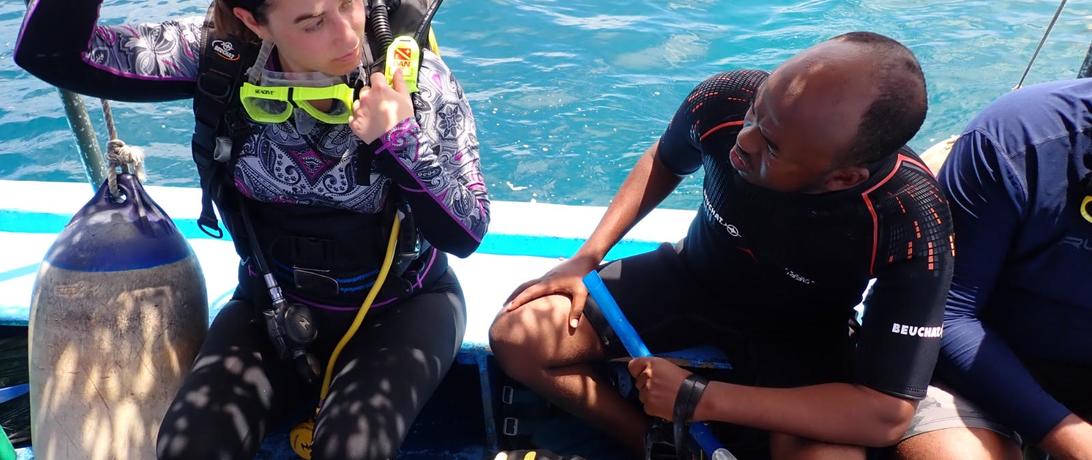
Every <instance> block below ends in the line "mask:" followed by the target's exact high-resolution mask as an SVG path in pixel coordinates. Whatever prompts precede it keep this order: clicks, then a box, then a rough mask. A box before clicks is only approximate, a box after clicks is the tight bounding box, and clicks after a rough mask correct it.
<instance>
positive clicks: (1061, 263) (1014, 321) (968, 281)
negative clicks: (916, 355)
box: [897, 79, 1092, 459]
mask: <svg viewBox="0 0 1092 460" xmlns="http://www.w3.org/2000/svg"><path fill="white" fill-rule="evenodd" d="M939 181H940V185H941V189H942V190H943V191H944V193H945V194H946V195H947V198H948V202H949V206H950V208H951V211H952V218H953V224H954V225H955V235H956V244H955V247H956V260H955V275H954V278H953V280H952V288H951V291H950V293H949V295H948V300H947V304H946V306H945V315H944V338H943V340H942V345H941V354H940V360H939V362H938V363H937V371H936V376H935V377H936V378H935V382H934V383H935V386H933V387H930V389H929V392H928V395H927V397H926V399H925V400H923V401H922V402H921V403H920V404H919V406H918V413H917V414H916V416H915V418H914V422H913V424H912V425H911V428H910V430H909V431H908V432H907V433H906V435H905V437H904V440H903V441H902V442H901V443H900V444H899V446H898V448H897V450H898V452H899V453H900V454H901V456H902V457H903V458H963V459H967V458H1019V457H1020V451H1019V448H1020V444H1021V443H1026V444H1029V445H1031V444H1034V445H1038V446H1039V447H1040V448H1042V449H1043V450H1045V451H1047V452H1048V453H1049V454H1050V455H1051V457H1052V458H1092V457H1089V456H1090V455H1092V425H1089V423H1088V420H1090V419H1092V418H1090V417H1092V282H1089V281H1092V280H1090V279H1089V274H1092V79H1083V80H1069V81H1059V82H1052V83H1046V84H1041V85H1036V86H1031V87H1027V88H1024V89H1021V90H1019V91H1016V92H1014V93H1011V94H1008V95H1005V96H1003V97H1001V98H1000V99H998V100H997V101H996V102H994V103H993V104H992V105H990V106H989V107H988V108H986V110H984V111H983V112H982V113H981V114H980V115H979V116H978V117H977V118H976V119H975V120H974V121H972V122H971V123H970V125H969V126H968V127H967V129H965V130H964V131H963V134H962V136H961V137H960V138H959V140H958V141H957V142H956V143H955V145H954V147H953V148H952V152H951V154H950V155H949V157H948V159H947V162H946V163H945V165H944V167H943V168H942V169H941V170H940V174H939Z"/></svg>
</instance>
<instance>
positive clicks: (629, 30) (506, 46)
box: [0, 0, 1092, 208]
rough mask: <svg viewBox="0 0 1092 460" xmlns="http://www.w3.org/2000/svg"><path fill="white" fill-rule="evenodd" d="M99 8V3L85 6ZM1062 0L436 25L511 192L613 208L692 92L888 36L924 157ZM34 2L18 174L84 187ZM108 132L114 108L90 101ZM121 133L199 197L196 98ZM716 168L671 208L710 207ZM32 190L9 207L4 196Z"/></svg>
mask: <svg viewBox="0 0 1092 460" xmlns="http://www.w3.org/2000/svg"><path fill="white" fill-rule="evenodd" d="M74 1H89V0H74ZM207 4H208V2H207V0H199V1H190V0H185V1H176V0H153V1H134V0H109V1H107V2H106V3H105V4H104V6H103V10H102V20H103V21H106V22H108V23H111V24H119V23H124V22H150V21H160V20H163V19H166V18H169V17H173V16H176V15H192V14H202V13H203V11H204V9H205V7H206V6H207ZM1056 7H1057V3H1056V2H1054V1H1053V0H1026V1H1013V0H995V1H984V0H979V1H957V0H949V1H915V0H900V1H895V0H868V1H866V0H813V1H803V2H801V1H796V2H785V1H768V2H758V1H729V0H664V1H660V2H652V1H648V0H628V1H623V0H570V1H564V2H563V1H555V0H446V1H445V2H444V7H443V8H442V9H441V11H440V13H439V15H438V16H437V19H436V22H435V24H436V29H437V31H438V33H439V38H440V43H441V46H442V48H443V51H444V56H445V59H446V60H447V62H448V64H449V65H450V66H451V67H452V68H453V69H454V70H455V72H456V75H457V76H458V78H459V79H460V81H461V82H462V84H463V86H464V87H465V89H466V92H467V95H468V97H469V98H470V101H471V104H472V106H473V109H474V113H475V115H476V117H477V123H478V130H479V132H478V134H479V139H480V140H481V144H482V164H483V168H484V171H485V175H486V179H487V183H488V185H489V186H490V191H491V193H492V196H493V197H494V198H495V199H500V200H515V201H531V200H535V201H539V202H550V203H562V204H599V205H602V204H606V203H607V202H608V201H609V200H610V198H611V196H612V194H613V192H614V191H615V190H616V189H617V187H618V186H619V184H621V182H622V179H623V178H624V177H625V174H626V172H627V171H628V170H629V168H630V167H631V166H632V164H633V162H634V161H635V160H636V157H637V156H638V155H639V154H640V153H641V152H643V151H644V149H646V148H647V147H648V146H649V145H650V144H651V143H653V142H655V140H656V139H657V138H658V136H659V135H660V133H661V132H662V130H663V128H664V126H665V125H666V123H667V121H668V120H669V119H670V117H671V115H672V114H673V113H674V111H675V109H676V107H677V106H678V104H679V103H680V101H681V100H682V98H683V97H685V95H686V94H687V93H688V92H689V90H690V89H691V88H692V87H693V86H694V85H695V84H697V83H698V82H699V81H701V80H702V79H703V78H705V77H706V76H708V75H711V74H713V73H716V72H718V71H722V70H727V69H736V68H760V69H766V70H772V69H773V68H774V67H776V66H777V64H778V63H780V62H781V61H783V60H785V59H786V58H788V57H790V56H792V55H793V54H795V53H796V52H798V51H800V50H802V49H804V48H806V47H808V46H810V45H812V44H814V43H816V42H818V41H821V40H823V39H825V38H828V37H830V36H833V35H836V34H839V33H842V32H847V31H851V30H872V31H876V32H880V33H883V34H886V35H889V36H892V37H894V38H897V39H899V40H900V41H902V42H904V43H906V44H907V45H908V46H909V47H910V48H911V49H913V51H914V52H915V53H916V54H917V56H918V58H919V59H920V60H921V62H922V65H923V67H924V69H925V73H926V77H927V78H928V83H929V93H930V94H929V99H930V109H929V116H928V119H927V120H926V123H925V126H924V128H923V129H922V131H921V132H920V133H919V134H918V136H917V137H915V138H914V140H913V141H912V142H911V146H913V147H914V148H916V149H918V150H919V151H921V150H924V149H925V148H927V147H928V146H930V145H932V144H933V143H935V142H936V141H939V140H941V139H943V138H945V137H947V136H948V135H949V134H953V133H955V132H957V131H958V130H959V129H961V128H962V126H963V125H964V124H965V123H966V122H967V121H968V120H969V119H970V117H972V116H973V114H974V113H975V112H976V111H977V110H979V109H980V108H981V107H983V106H984V105H985V104H987V103H988V102H989V101H991V100H993V99H994V98H996V97H997V96H999V95H1001V94H1003V93H1005V92H1006V91H1008V90H1009V89H1010V88H1011V87H1012V86H1013V85H1014V84H1015V83H1016V82H1017V80H1019V78H1020V74H1021V73H1022V72H1023V70H1024V66H1025V65H1026V64H1027V61H1028V59H1029V58H1030V57H1031V54H1032V52H1033V51H1034V49H1035V45H1036V44H1037V43H1038V40H1039V38H1040V37H1041V36H1042V33H1043V31H1044V30H1045V28H1046V25H1047V23H1048V22H1049V20H1050V17H1051V16H1052V15H1053V13H1054V10H1055V8H1056ZM24 11H25V7H24V6H23V2H22V1H19V0H9V1H7V2H3V3H2V4H0V95H2V96H3V97H2V98H0V179H22V180H51V181H84V180H85V177H84V173H83V169H82V167H81V166H80V163H79V160H78V158H77V157H76V154H75V150H76V149H75V145H74V142H73V138H72V135H71V133H70V131H69V129H68V125H67V122H66V120H65V118H64V112H63V110H62V108H61V106H60V103H59V99H58V96H57V92H56V91H55V90H54V89H53V88H51V87H49V86H47V85H46V84H44V83H42V82H40V81H38V80H36V79H35V78H33V77H31V76H30V75H28V74H27V73H26V72H23V71H22V70H21V69H19V68H18V67H17V66H15V64H14V62H13V61H12V49H13V47H14V46H15V40H16V37H17V35H18V30H19V26H20V22H21V20H22V17H23V13H24ZM1090 39H1092V3H1089V2H1069V5H1068V6H1067V7H1066V10H1065V11H1064V13H1063V14H1062V16H1061V18H1060V19H1059V21H1058V24H1057V25H1056V26H1055V30H1054V32H1053V33H1052V35H1051V37H1050V40H1049V41H1048V42H1047V44H1046V46H1045V47H1044V49H1043V51H1042V54H1041V55H1040V57H1039V59H1038V61H1037V63H1036V65H1035V67H1034V68H1033V69H1032V72H1031V74H1030V75H1029V77H1028V82H1029V83H1035V82H1043V81H1048V80H1054V79H1061V78H1072V77H1073V76H1075V75H1076V72H1077V70H1078V68H1079V67H1080V64H1081V61H1082V59H1083V58H1084V55H1085V52H1086V51H1087V50H1088V46H1089V41H1090ZM85 101H86V103H87V104H88V107H89V109H90V110H91V112H92V118H93V119H94V122H95V123H96V126H97V127H100V140H101V139H102V138H103V137H104V133H105V129H104V128H101V127H102V126H103V125H102V121H101V119H102V117H101V114H100V112H99V110H98V107H99V104H98V101H97V100H92V99H85ZM114 112H115V118H116V119H117V123H118V126H119V130H120V133H121V136H122V138H123V139H124V140H126V141H127V142H129V143H130V144H135V145H139V146H142V147H144V148H145V150H146V151H147V152H148V160H147V165H148V170H149V176H150V179H149V181H150V182H151V183H152V184H156V185H176V186H196V185H197V178H196V171H195V170H194V168H193V165H192V164H191V160H190V152H189V137H190V132H191V130H192V125H193V122H192V115H191V113H190V103H189V101H177V102H172V103H161V104H123V103H117V104H114ZM700 187H701V180H700V173H699V174H698V175H695V176H694V177H692V178H688V179H687V180H686V181H684V182H683V184H682V185H681V187H680V189H679V190H678V191H677V192H676V193H675V194H673V195H672V196H671V197H669V198H668V199H667V203H666V205H667V206H669V207H675V208H694V207H695V206H697V205H698V203H699V202H700V197H701V193H700ZM10 199H17V197H0V200H10Z"/></svg>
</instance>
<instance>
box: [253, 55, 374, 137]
mask: <svg viewBox="0 0 1092 460" xmlns="http://www.w3.org/2000/svg"><path fill="white" fill-rule="evenodd" d="M272 49H273V42H271V41H269V40H266V41H263V42H262V48H261V50H259V51H258V57H257V59H255V61H254V65H253V66H251V67H250V69H248V70H247V81H246V82H244V83H243V87H242V88H241V89H240V90H239V99H240V101H241V102H242V104H243V110H245V111H246V114H247V115H248V116H250V119H252V120H254V121H256V122H258V123H283V122H285V121H287V120H288V118H289V117H291V116H292V112H293V111H294V110H295V109H296V108H299V109H302V110H303V111H304V112H307V114H308V115H310V116H311V117H312V118H314V119H315V120H318V121H320V122H322V123H326V124H331V125H338V124H340V125H343V124H346V123H348V122H349V117H350V116H351V115H352V107H353V95H354V91H353V88H352V87H350V86H349V85H348V84H347V83H346V81H350V80H352V79H354V78H353V75H349V76H345V77H342V76H337V77H331V76H329V75H326V74H324V73H322V72H277V71H273V70H267V69H266V63H267V62H268V61H269V56H270V54H271V51H272ZM365 49H366V46H365ZM369 60H370V59H369ZM354 74H355V75H356V79H359V75H365V72H364V71H363V65H361V66H360V67H358V71H357V72H354ZM320 101H321V102H322V104H318V103H319V102H320ZM326 104H329V107H328V108H325V109H323V108H319V105H326Z"/></svg>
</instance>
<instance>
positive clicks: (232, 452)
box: [15, 0, 489, 459]
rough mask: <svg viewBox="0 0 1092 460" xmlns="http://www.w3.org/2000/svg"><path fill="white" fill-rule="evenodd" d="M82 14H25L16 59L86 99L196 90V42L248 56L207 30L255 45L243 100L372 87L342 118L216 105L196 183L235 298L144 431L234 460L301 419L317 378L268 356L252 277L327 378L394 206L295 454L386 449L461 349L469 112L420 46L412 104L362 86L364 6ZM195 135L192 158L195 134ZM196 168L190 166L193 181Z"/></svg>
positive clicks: (318, 2) (326, 110) (329, 1)
mask: <svg viewBox="0 0 1092 460" xmlns="http://www.w3.org/2000/svg"><path fill="white" fill-rule="evenodd" d="M100 3H101V2H100V1H99V0H82V1H76V2H71V1H64V0H38V1H36V2H34V3H32V4H31V6H30V9H29V12H28V14H27V17H26V19H25V21H24V24H23V29H22V32H21V34H20V37H19V41H18V43H17V45H16V53H15V60H16V62H17V63H18V64H19V65H20V66H22V67H23V68H25V69H27V70H28V71H30V72H31V73H33V74H34V75H36V76H38V77H39V78H41V79H43V80H45V81H47V82H49V83H52V84H54V85H56V86H59V87H62V88H66V89H69V90H74V91H78V92H80V93H83V94H87V95H91V96H98V97H105V98H110V99H115V100H123V101H163V100H171V99H181V98H190V97H195V96H197V97H201V96H200V94H198V92H199V91H202V90H207V89H208V88H207V87H205V88H204V89H202V85H201V84H198V81H199V80H201V79H202V77H203V76H206V74H207V72H208V69H207V68H206V66H205V65H204V64H203V62H205V59H206V58H207V56H208V55H209V54H208V53H209V52H210V49H207V48H213V47H215V48H214V49H212V51H215V52H216V53H218V56H219V57H220V58H223V59H225V61H230V60H231V59H232V58H235V59H239V58H240V57H241V58H242V59H247V58H248V56H252V55H253V54H250V55H248V54H247V53H245V52H244V50H241V49H239V48H238V47H235V48H233V47H232V46H229V45H225V41H220V40H213V38H216V37H215V36H214V35H209V36H206V35H208V34H227V33H234V34H236V35H238V36H243V37H245V38H247V39H249V41H251V42H253V43H258V42H261V43H263V44H264V45H265V46H264V48H263V51H264V52H265V56H264V57H263V56H261V55H259V58H258V59H257V60H255V61H254V62H255V65H253V67H254V68H253V69H250V72H248V75H249V76H250V78H248V81H249V82H251V83H254V84H255V85H256V86H257V87H259V88H261V87H262V85H263V84H267V85H268V84H272V83H276V84H279V85H282V86H293V85H297V84H306V86H323V85H327V86H328V87H330V88H332V87H334V86H336V85H339V84H348V85H352V84H353V83H354V82H355V81H357V80H359V81H367V80H371V83H372V85H371V87H370V88H365V89H364V90H363V91H362V92H361V97H360V98H359V99H356V102H357V104H354V105H355V107H346V106H345V105H346V104H345V103H344V102H339V101H337V100H325V101H323V100H312V101H304V102H306V103H309V104H310V106H309V107H307V109H308V110H303V107H302V106H303V105H304V104H303V103H300V104H297V103H296V102H295V101H293V102H292V106H293V107H294V108H295V110H293V111H292V112H291V114H290V116H288V117H287V119H278V117H276V116H274V117H272V118H270V117H263V116H261V114H262V112H261V109H262V108H263V106H260V104H258V106H259V107H258V109H255V111H253V112H252V111H250V109H251V108H249V107H248V108H247V110H246V111H243V110H241V109H239V107H238V106H239V104H238V100H239V98H238V96H234V97H233V98H232V100H231V101H230V102H231V103H230V104H229V105H228V107H227V108H226V110H225V111H224V112H225V114H224V115H223V118H222V119H223V121H224V122H225V123H224V124H231V123H233V122H234V124H233V126H234V127H233V129H232V131H231V132H230V136H224V137H223V138H224V139H228V140H230V141H233V142H230V143H228V144H227V145H228V149H229V150H230V156H231V158H230V161H228V162H226V163H224V166H225V167H223V168H221V169H222V174H223V180H222V181H221V182H222V184H223V186H222V187H221V188H222V189H223V190H210V188H209V187H208V185H207V184H206V180H205V178H204V177H203V178H202V179H203V180H202V186H203V189H205V190H204V191H205V193H206V194H213V195H215V196H214V197H213V198H214V199H215V200H216V204H217V208H218V209H219V210H220V214H221V217H222V218H223V221H224V223H225V224H226V225H227V228H228V229H229V231H230V232H231V234H232V237H233V239H234V240H235V241H236V248H237V250H238V252H239V254H240V256H241V259H242V262H241V264H240V267H239V287H238V289H237V290H236V293H235V295H234V298H233V299H232V300H231V301H230V302H229V303H228V304H227V305H226V306H224V308H223V310H222V311H221V312H220V313H219V315H218V316H217V317H216V318H215V320H214V321H213V322H212V324H211V326H210V328H209V331H208V337H207V339H206V341H205V343H204V344H203V346H202V348H201V350H200V352H199V355H198V357H197V359H196V360H195V363H194V367H193V369H192V372H191V373H190V374H189V375H188V376H187V377H186V379H185V381H184V382H183V385H182V388H181V389H180V390H179V392H178V394H177V395H176V397H175V400H174V403H172V405H171V406H170V408H169V410H168V412H167V414H166V417H165V419H164V420H163V422H162V424H161V426H160V431H159V435H158V440H157V453H158V456H159V457H160V458H200V459H207V458H250V457H253V456H254V454H255V452H256V451H257V449H258V446H259V444H260V443H261V440H262V438H263V437H264V436H265V435H266V434H267V433H268V432H269V429H270V427H271V426H275V424H277V423H279V421H280V420H281V419H282V418H283V416H285V415H286V414H289V413H293V414H299V413H301V412H306V405H307V404H313V401H314V400H315V397H316V396H317V393H318V389H319V382H320V381H321V378H319V379H318V380H315V379H314V375H310V376H308V375H306V372H304V371H303V370H301V369H299V366H297V365H296V364H298V363H293V362H291V361H290V360H286V359H282V356H283V355H284V350H283V349H279V348H278V347H276V346H274V344H273V341H271V340H270V334H269V332H268V327H267V324H266V322H265V321H264V320H263V313H264V312H267V311H270V305H271V304H272V300H271V295H270V291H269V286H268V285H267V282H265V281H264V280H263V276H262V275H264V274H266V273H269V274H270V275H272V276H271V277H270V278H272V280H274V281H275V282H277V283H279V285H280V287H281V288H282V289H283V293H284V297H285V298H286V300H287V301H288V302H290V303H291V304H293V306H294V307H298V308H297V309H300V308H302V309H306V310H309V311H310V313H311V315H312V322H313V324H314V326H315V329H317V331H318V334H317V338H316V339H314V341H312V342H310V343H304V344H303V346H305V347H306V352H307V353H308V354H310V355H311V356H312V358H313V359H312V362H318V363H321V365H322V366H325V364H326V362H327V359H328V357H329V356H330V354H331V352H332V350H333V349H334V347H335V345H336V344H337V342H338V341H339V339H341V338H342V336H343V335H345V333H346V331H347V329H348V328H349V324H350V323H351V321H352V320H353V318H354V316H355V315H356V314H357V312H358V310H359V309H360V306H361V304H362V302H363V299H364V298H365V295H366V294H367V293H368V291H369V289H370V288H371V287H372V286H373V285H374V284H375V282H376V279H377V272H378V271H379V268H380V265H381V261H382V260H383V256H384V253H385V252H386V249H387V246H386V242H387V241H388V240H387V235H386V234H385V232H387V231H388V230H389V228H390V226H391V219H392V218H393V217H392V216H393V215H394V214H396V212H395V211H394V209H396V208H400V209H401V212H402V213H403V214H407V215H409V217H412V218H413V220H414V223H415V225H414V226H413V227H415V229H414V228H413V227H411V230H410V231H415V232H416V233H415V234H411V235H410V236H409V238H408V240H409V241H410V244H408V245H400V246H399V247H398V251H397V252H398V254H399V258H398V259H399V260H401V263H399V262H397V261H396V262H395V264H394V265H395V269H394V270H393V271H392V273H391V274H390V275H389V278H388V279H387V280H386V283H384V284H383V288H382V289H381V290H380V291H379V293H378V297H377V298H376V299H375V301H374V303H373V308H372V310H371V311H370V312H369V313H368V314H367V316H366V318H365V321H364V323H363V326H362V327H361V328H360V329H359V331H358V332H357V333H356V334H355V335H354V336H353V338H352V339H351V340H350V341H349V342H348V345H347V346H346V347H345V349H344V351H342V352H341V354H340V358H339V359H338V360H337V362H336V364H335V365H334V367H333V368H332V369H333V373H332V375H333V378H332V381H331V382H330V385H329V393H328V395H329V396H328V397H327V398H325V399H324V400H323V402H322V404H321V406H320V407H319V408H318V411H317V415H316V424H315V429H314V443H313V458H337V459H347V458H387V457H390V456H393V455H394V454H395V453H396V452H397V450H398V448H399V445H400V444H401V442H402V440H403V438H404V437H405V435H406V432H407V431H408V429H409V426H410V425H411V424H412V422H413V420H414V418H415V417H416V415H417V414H418V412H419V411H420V409H421V407H422V406H423V405H424V404H425V402H426V401H427V400H428V397H429V395H430V394H431V393H432V392H433V391H434V390H435V389H436V387H437V386H438V384H439V383H440V380H441V378H442V377H443V375H444V374H445V372H446V371H447V370H448V368H449V367H450V366H451V364H452V361H453V359H454V357H455V354H456V353H457V352H458V349H459V345H460V343H461V341H462V337H463V331H464V325H465V306H464V301H463V295H462V292H461V290H460V287H459V283H458V281H457V280H456V278H455V276H454V274H453V273H452V272H451V271H450V270H449V269H448V266H447V263H446V256H445V253H453V254H455V255H458V256H460V257H465V256H467V255H469V254H470V253H471V252H473V251H474V250H475V249H476V248H477V246H478V245H479V243H480V241H481V238H482V237H483V236H484V234H485V232H486V228H487V226H488V222H489V198H488V195H487V193H486V188H485V185H484V182H483V179H482V176H481V172H480V168H479V162H478V142H477V136H476V133H475V125H474V119H473V116H472V114H471V112H470V108H469V105H468V103H467V101H466V98H465V97H464V95H463V91H462V89H461V87H460V85H459V83H458V82H457V81H456V80H455V78H454V76H452V74H451V71H450V70H449V69H448V67H447V66H446V65H445V64H444V62H443V61H441V60H440V58H439V57H438V56H437V55H435V54H433V53H431V52H430V51H428V50H427V49H426V50H423V57H422V59H421V61H420V62H421V63H420V69H419V78H418V80H417V86H418V92H417V94H416V95H414V96H413V98H412V99H411V96H410V95H409V94H408V91H407V90H406V89H405V87H404V85H394V86H393V87H391V86H388V85H387V84H386V82H385V81H383V80H384V79H383V78H382V77H381V76H378V77H376V76H373V77H372V78H368V77H367V75H368V73H370V72H369V70H370V69H369V64H371V62H372V57H373V56H374V55H375V50H374V49H373V48H372V47H371V44H370V43H369V37H366V35H365V21H366V15H367V14H366V11H365V6H364V5H363V4H362V0H216V3H215V4H214V5H213V8H212V9H211V10H210V17H209V18H206V20H205V21H202V18H188V19H178V20H171V21H166V22H163V23H161V24H143V25H122V26H102V25H97V24H96V22H97V17H98V9H99V7H100ZM213 23H214V24H215V25H216V27H215V29H213V28H212V27H211V24H213ZM373 42H374V40H373ZM259 54H260V53H259ZM214 57H215V55H214ZM263 59H264V61H263ZM259 61H261V62H259ZM250 65H251V64H247V65H245V66H243V68H246V67H247V66H250ZM324 79H325V80H329V81H324ZM316 81H317V82H319V83H317V84H316ZM206 86H207V85H206ZM235 90H236V91H238V89H237V88H235ZM234 94H238V93H234ZM297 94H300V92H299V91H297ZM259 102H261V101H259ZM282 102H284V101H282ZM269 107H270V106H268V105H266V106H264V108H265V109H269ZM279 108H280V109H285V108H288V107H287V106H286V105H285V104H282V105H281V106H280V107H279ZM289 109H290V108H289ZM346 111H349V112H351V114H352V115H351V116H350V115H348V114H347V113H346ZM274 112H276V110H273V111H272V112H270V113H271V114H272V115H277V114H276V113H274ZM232 114H235V116H236V119H234V120H232V119H231V118H230V117H232ZM282 114H283V113H282ZM200 115H201V113H198V121H199V122H200V121H201V120H200V118H201V117H200ZM267 115H268V114H267ZM350 118H352V120H351V122H350V120H349V119H350ZM271 120H272V121H271ZM215 121H219V120H215ZM213 124H214V125H215V124H216V123H213ZM198 125H199V126H198V128H199V129H198V131H200V125H201V123H198ZM220 134H222V130H221V132H220ZM218 139H220V138H218ZM194 141H195V142H194V144H195V150H194V152H195V160H198V159H199V157H201V154H200V152H199V150H198V147H197V144H199V143H200V142H199V136H198V135H195V138H194ZM206 156H207V155H206ZM203 168H205V166H203V163H202V162H201V161H198V169H199V171H202V174H203V175H205V174H206V173H207V170H205V169H203ZM213 182H215V181H213ZM399 203H400V204H401V206H400V207H399V206H396V205H397V204H399ZM213 222H215V221H213ZM404 222H405V221H404ZM214 225H215V224H214ZM418 235H419V237H418ZM399 239H402V240H405V239H406V238H402V237H401V236H399ZM259 262H264V263H259Z"/></svg>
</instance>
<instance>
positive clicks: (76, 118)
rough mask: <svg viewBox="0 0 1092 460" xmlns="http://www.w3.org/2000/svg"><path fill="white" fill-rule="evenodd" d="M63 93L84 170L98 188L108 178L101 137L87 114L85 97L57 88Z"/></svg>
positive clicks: (62, 101)
mask: <svg viewBox="0 0 1092 460" xmlns="http://www.w3.org/2000/svg"><path fill="white" fill-rule="evenodd" d="M57 91H59V92H60V93H61V103H62V104H63V105H64V112H65V114H66V115H68V125H69V127H71V128H72V134H74V135H75V136H76V146H77V147H78V148H79V150H80V160H81V161H82V163H83V170H84V172H86V173H87V180H88V181H90V183H91V188H98V186H99V184H102V182H103V181H105V180H106V165H104V164H103V160H102V150H100V149H99V139H98V136H96V135H95V128H94V127H92V126H91V118H90V117H89V116H88V115H87V108H85V107H84V105H83V99H81V98H80V95H79V94H76V93H73V92H71V91H67V90H63V89H60V88H57Z"/></svg>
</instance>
